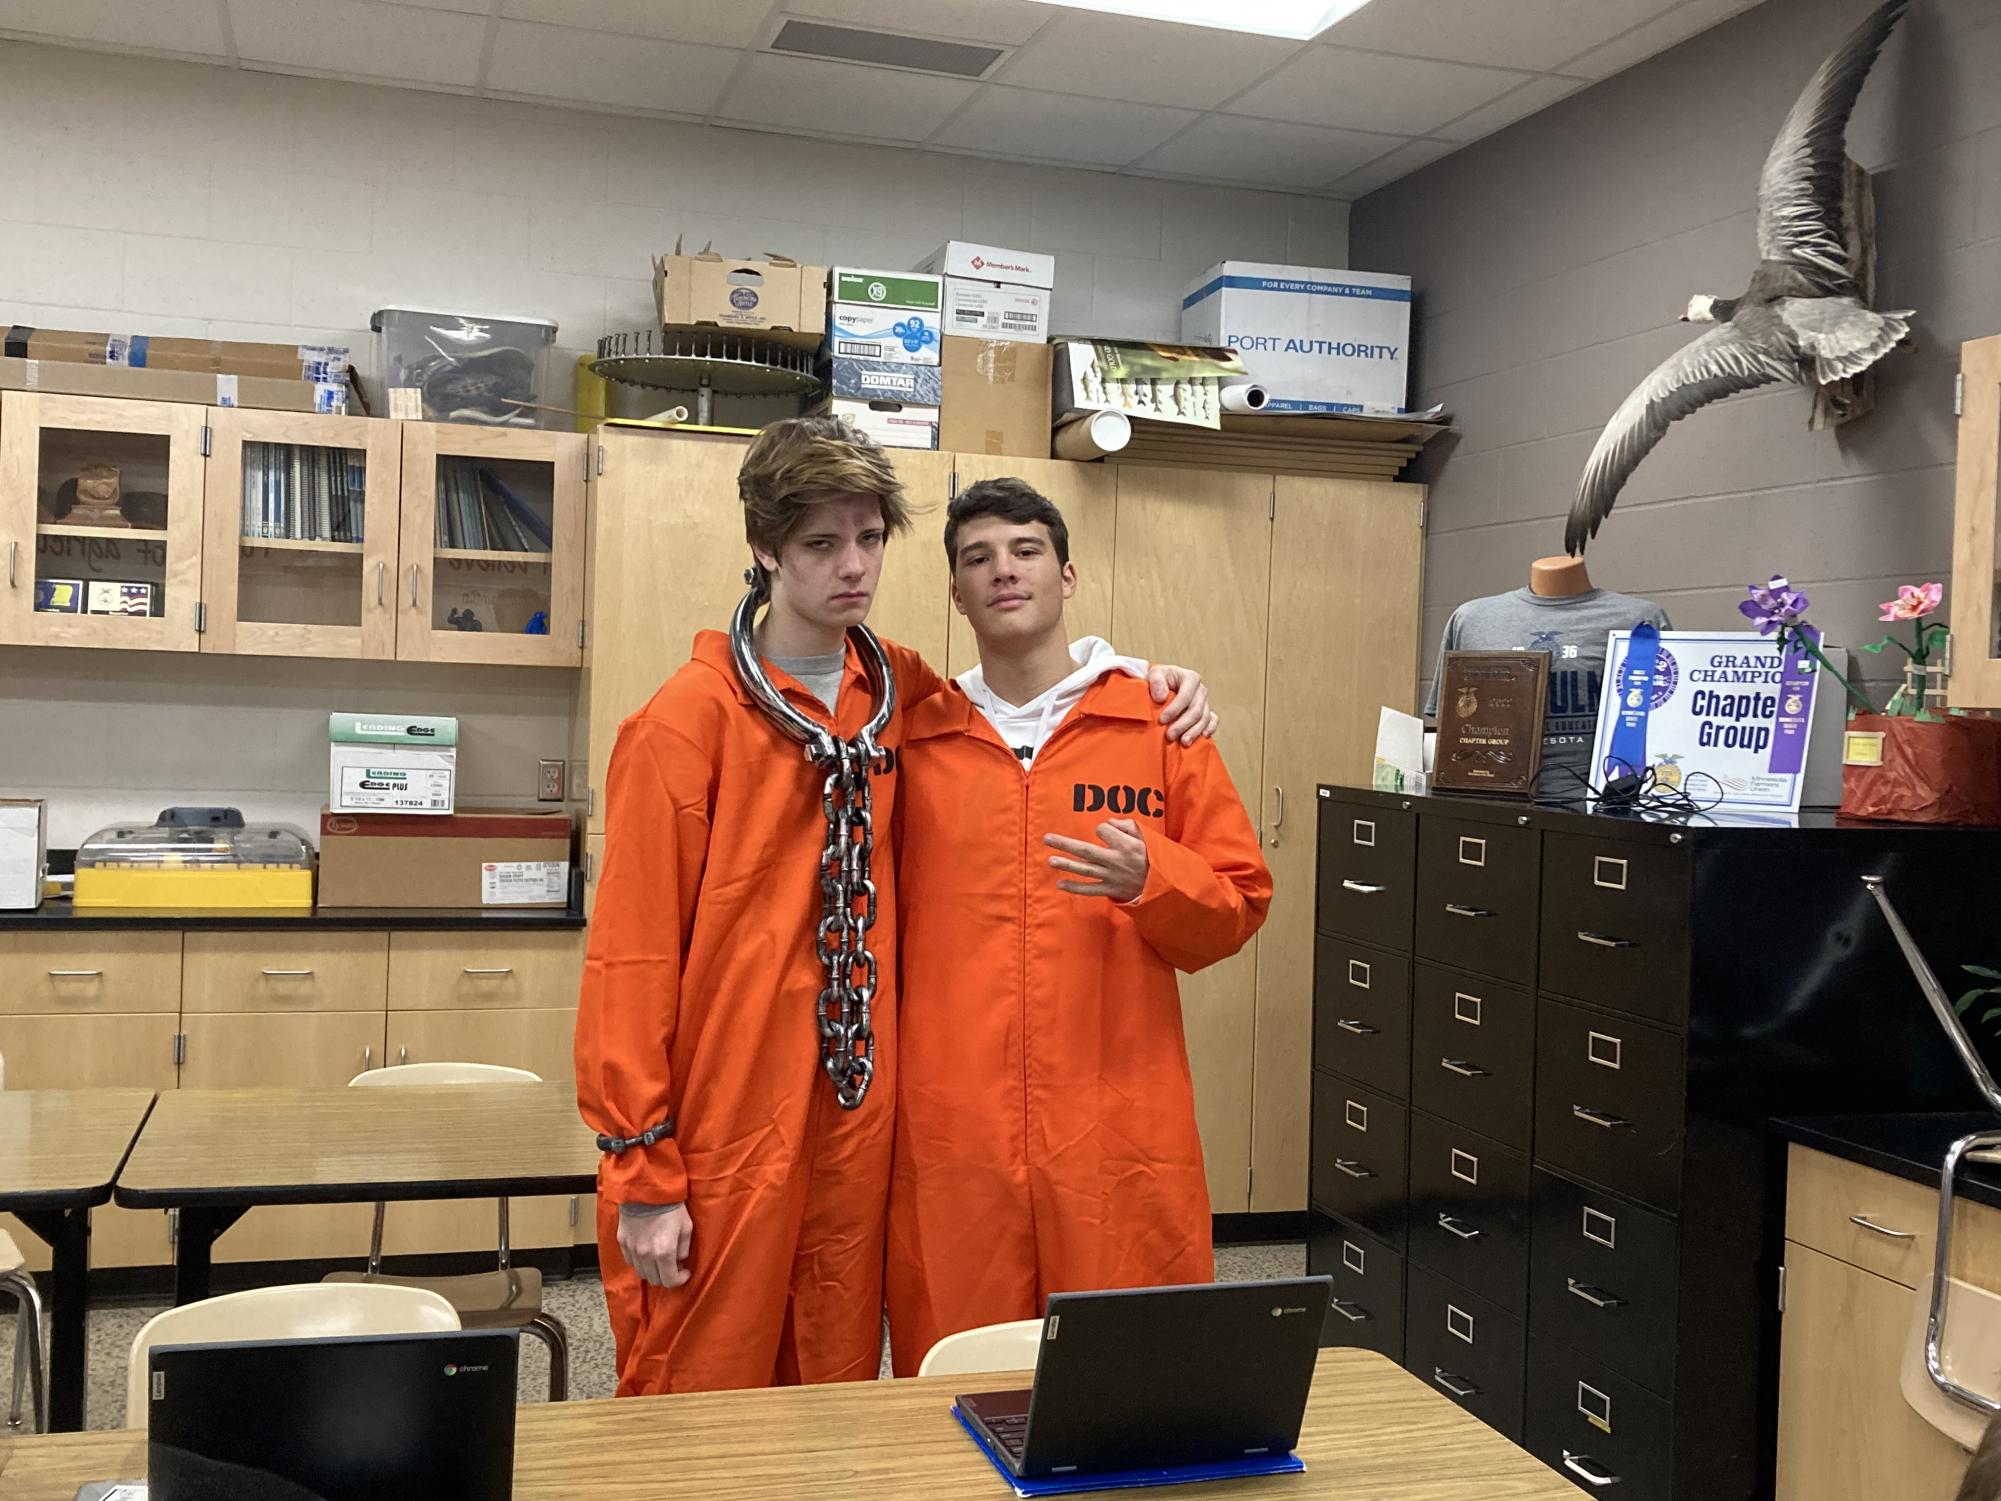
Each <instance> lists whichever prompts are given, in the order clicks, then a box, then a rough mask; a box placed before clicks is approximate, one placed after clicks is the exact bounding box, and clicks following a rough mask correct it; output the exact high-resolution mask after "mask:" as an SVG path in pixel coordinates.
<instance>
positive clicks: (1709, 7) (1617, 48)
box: [1563, 0, 1750, 78]
mask: <svg viewBox="0 0 2001 1501" xmlns="http://www.w3.org/2000/svg"><path fill="white" fill-rule="evenodd" d="M1748 9H1750V7H1749V6H1748V5H1747V4H1746V3H1745V0H1688V3H1687V4H1686V5H1683V6H1680V7H1679V8H1678V9H1675V10H1671V11H1669V12H1668V13H1667V14H1666V15H1664V16H1658V17H1656V18H1655V19H1653V20H1651V21H1648V22H1647V23H1646V24H1645V25H1643V26H1639V27H1636V28H1634V29H1633V30H1632V31H1629V32H1628V33H1626V35H1624V36H1622V37H1620V38H1619V39H1618V40H1617V41H1613V42H1608V43H1607V44H1606V45H1604V46H1603V47H1599V48H1597V49H1596V50H1594V51H1591V52H1587V53H1585V54H1584V55H1583V56H1581V57H1578V58H1574V59H1572V60H1571V61H1568V62H1566V63H1565V64H1564V65H1563V71H1564V72H1566V73H1577V74H1581V75H1582V76H1584V77H1586V78H1610V77H1611V76H1612V75H1613V74H1614V73H1619V72H1623V71H1624V70H1625V69H1627V68H1630V67H1632V66H1633V65H1634V64H1635V63H1641V62H1645V61H1646V60H1647V59H1648V58H1650V57H1652V56H1653V55H1654V54H1655V53H1656V52H1665V51H1667V49H1668V48H1670V47H1672V46H1674V45H1675V44H1676V43H1677V42H1685V41H1687V40H1688V39H1689V38H1690V37H1692V36H1694V35H1696V34H1697V33H1698V32H1704V31H1707V30H1709V28H1710V27H1712V26H1715V25H1718V24H1719V23H1721V22H1724V21H1727V20H1729V19H1730V18H1731V17H1732V16H1734V15H1737V14H1739V13H1740V12H1742V11H1745V10H1748Z"/></svg>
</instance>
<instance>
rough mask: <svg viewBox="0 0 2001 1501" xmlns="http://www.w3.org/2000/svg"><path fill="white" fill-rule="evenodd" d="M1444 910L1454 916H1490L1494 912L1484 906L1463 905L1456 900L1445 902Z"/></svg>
mask: <svg viewBox="0 0 2001 1501" xmlns="http://www.w3.org/2000/svg"><path fill="white" fill-rule="evenodd" d="M1445 910H1446V911H1447V912H1450V913H1451V914H1452V915H1453V916H1454V917H1492V916H1493V915H1494V914H1493V913H1491V912H1489V911H1488V910H1487V909H1486V908H1485V907H1465V906H1461V905H1460V904H1459V903H1458V902H1447V903H1446V904H1445Z"/></svg>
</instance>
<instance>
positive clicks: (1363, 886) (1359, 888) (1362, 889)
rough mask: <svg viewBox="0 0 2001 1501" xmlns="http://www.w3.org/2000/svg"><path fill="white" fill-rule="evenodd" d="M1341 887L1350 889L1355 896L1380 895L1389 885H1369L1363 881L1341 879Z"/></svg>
mask: <svg viewBox="0 0 2001 1501" xmlns="http://www.w3.org/2000/svg"><path fill="white" fill-rule="evenodd" d="M1341 889H1342V890H1343V891H1352V892H1354V893H1355V894H1356V895H1357V896H1381V895H1382V894H1383V893H1384V892H1385V891H1388V890H1389V887H1387V886H1371V885H1369V884H1368V883H1367V882H1365V881H1343V882H1342V883H1341Z"/></svg>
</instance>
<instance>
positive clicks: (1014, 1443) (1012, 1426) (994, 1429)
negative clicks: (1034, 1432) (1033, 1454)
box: [980, 1412, 1028, 1464]
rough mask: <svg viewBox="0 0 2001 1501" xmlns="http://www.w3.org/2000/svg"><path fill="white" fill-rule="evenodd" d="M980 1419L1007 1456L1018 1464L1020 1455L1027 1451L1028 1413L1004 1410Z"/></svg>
mask: <svg viewBox="0 0 2001 1501" xmlns="http://www.w3.org/2000/svg"><path fill="white" fill-rule="evenodd" d="M980 1421H981V1422H982V1423H984V1424H985V1425H986V1430H987V1433H988V1434H989V1435H990V1436H991V1437H992V1439H993V1441H994V1442H995V1443H997V1444H999V1445H1000V1446H1001V1449H1002V1451H1003V1452H1004V1453H1005V1454H1006V1455H1007V1457H1008V1458H1009V1459H1012V1460H1013V1461H1014V1462H1015V1463H1016V1464H1020V1463H1021V1459H1022V1456H1023V1455H1024V1454H1026V1453H1027V1452H1028V1414H1027V1413H1025V1412H1004V1413H998V1414H996V1415H995V1416H993V1417H990V1418H982V1419H980Z"/></svg>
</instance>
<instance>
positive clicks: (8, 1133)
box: [0, 1089, 153, 1432]
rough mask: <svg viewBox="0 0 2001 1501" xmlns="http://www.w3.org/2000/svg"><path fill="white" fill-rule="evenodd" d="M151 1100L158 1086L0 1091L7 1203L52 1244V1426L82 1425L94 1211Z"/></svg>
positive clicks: (2, 1205) (1, 1171)
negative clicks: (91, 1234) (92, 1215)
mask: <svg viewBox="0 0 2001 1501" xmlns="http://www.w3.org/2000/svg"><path fill="white" fill-rule="evenodd" d="M152 1108H153V1091H152V1090H150V1089H20V1090H14V1091H12V1092H11V1093H10V1092H5V1091H0V1211H5V1212H7V1213H9V1214H13V1215H16V1216H18V1217H19V1219H20V1221H21V1223H22V1224H24V1225H26V1226H27V1227H28V1228H29V1229H30V1230H32V1231H33V1232H34V1233H35V1234H36V1235H38V1236H40V1237H41V1238H42V1239H43V1240H45V1241H47V1242H48V1246H49V1253H50V1256H51V1263H50V1273H49V1280H50V1288H49V1323H50V1339H49V1426H50V1427H52V1428H54V1429H56V1430H57V1431H59V1432H68V1431H70V1430H72V1429H77V1428H81V1427H82V1426H83V1393H84V1380H85V1370H84V1365H85V1350H86V1348H87V1346H88V1343H89V1340H88V1326H87V1323H86V1319H87V1309H88V1304H89V1296H90V1211H91V1210H92V1209H93V1208H95V1207H96V1206H97V1205H99V1204H103V1203H106V1202H107V1201H109V1199H110V1198H111V1185H112V1184H113V1183H114V1182H116V1181H117V1178H118V1170H119V1168H120V1167H122V1166H123V1165H124V1163H125V1159H126V1155H127V1154H128V1153H129V1152H130V1151H131V1150H132V1138H133V1137H135V1136H137V1135H138V1134H139V1128H140V1127H141V1126H143V1125H144V1124H145V1122H146V1112H147V1111H149V1110H151V1109H152Z"/></svg>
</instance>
